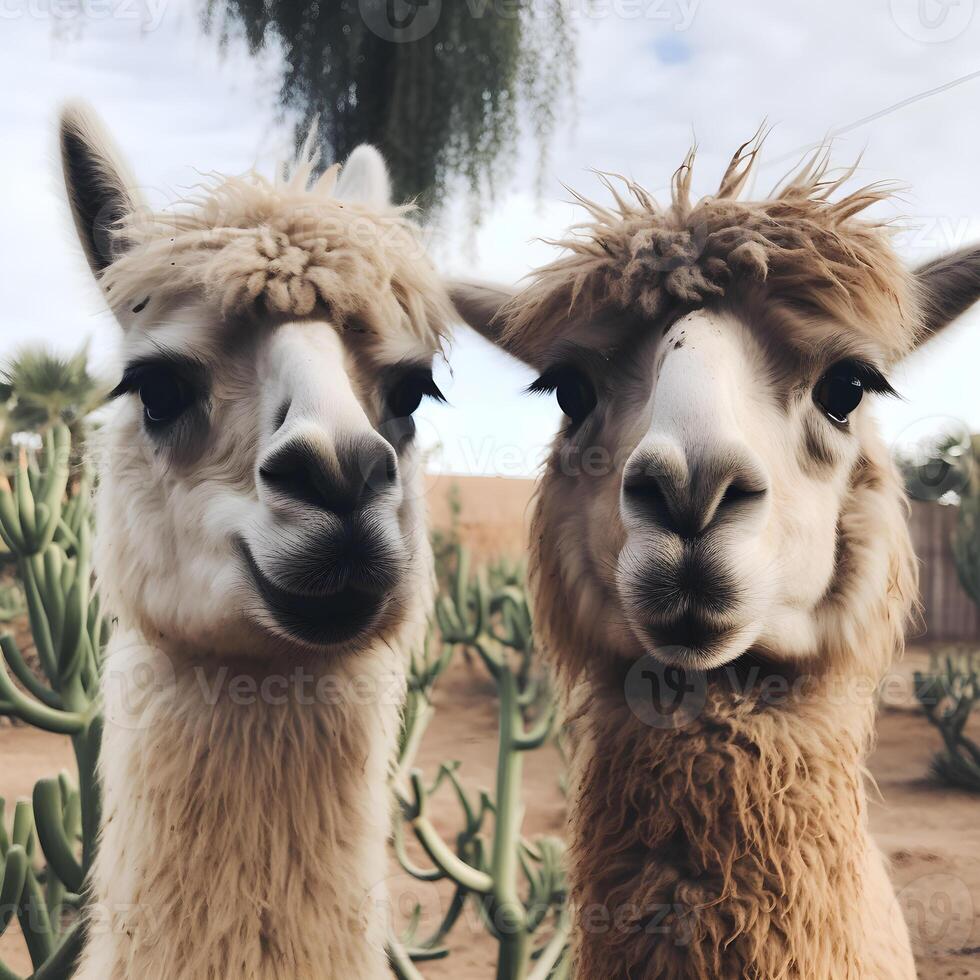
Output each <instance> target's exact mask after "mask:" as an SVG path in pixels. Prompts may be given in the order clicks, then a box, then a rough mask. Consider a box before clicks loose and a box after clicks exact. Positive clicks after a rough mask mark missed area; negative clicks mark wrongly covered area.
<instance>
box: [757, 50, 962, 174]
mask: <svg viewBox="0 0 980 980" xmlns="http://www.w3.org/2000/svg"><path fill="white" fill-rule="evenodd" d="M975 78H980V69H978V70H977V71H971V72H970V73H969V74H967V75H962V76H961V77H959V78H954V79H953V80H952V81H950V82H944V83H943V84H942V85H937V86H936V87H935V88H931V89H928V90H927V91H925V92H919V93H918V94H917V95H910V96H908V97H907V98H905V99H902V100H901V101H900V102H895V103H894V104H893V105H890V106H887V107H886V108H884V109H879V110H878V111H877V112H872V113H871V114H870V115H867V116H862V117H861V118H860V119H855V120H854V122H849V123H846V124H845V125H843V126H837V127H835V128H834V129H831V130H830V131H829V132H828V133H827V137H826V139H825V140H821V141H820V142H819V143H810V144H808V145H806V146H800V147H797V148H796V149H795V150H790V151H789V152H788V153H782V154H780V155H779V156H778V157H773V158H772V159H771V160H766V161H765V163H763V164H762V166H761V167H759V168H758V169H760V170H764V169H766V168H767V167H771V166H774V165H775V164H777V163H785V162H786V161H787V160H792V159H798V158H799V156H800V154H802V153H806V152H807V151H808V150H814V149H817V148H818V147H821V146H823V145H824V143H825V142H826V141H827V140H832V139H835V138H836V137H838V136H843V135H844V134H845V133H850V132H852V131H853V130H855V129H859V128H860V127H861V126H865V125H867V124H868V123H870V122H874V121H875V120H876V119H881V117H882V116H887V115H889V114H890V113H892V112H897V111H898V110H899V109H904V108H905V107H906V106H910V105H912V104H914V103H916V102H921V101H922V100H923V99H928V98H931V97H932V96H933V95H939V94H940V93H941V92H947V91H949V89H951V88H956V87H957V86H958V85H962V84H964V82H970V81H973V79H975Z"/></svg>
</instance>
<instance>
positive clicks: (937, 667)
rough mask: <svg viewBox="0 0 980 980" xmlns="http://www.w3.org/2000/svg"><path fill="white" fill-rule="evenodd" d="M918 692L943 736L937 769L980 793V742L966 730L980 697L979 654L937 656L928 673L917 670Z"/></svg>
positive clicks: (935, 762)
mask: <svg viewBox="0 0 980 980" xmlns="http://www.w3.org/2000/svg"><path fill="white" fill-rule="evenodd" d="M915 694H916V697H917V698H918V700H919V703H920V704H921V705H922V708H923V710H924V711H925V713H926V717H927V718H928V719H929V721H930V722H931V723H932V724H933V725H935V726H936V728H937V729H938V730H939V733H940V734H941V735H942V738H943V745H944V748H943V750H942V751H941V752H939V753H938V754H937V755H936V757H935V758H934V759H933V764H932V768H933V772H934V774H935V775H936V776H937V777H938V778H939V779H941V780H943V781H944V782H947V783H950V784H952V785H954V786H960V787H962V788H964V789H969V790H972V791H973V792H975V793H980V745H978V744H977V742H975V741H974V740H973V739H972V738H970V737H969V736H968V735H967V734H966V725H967V722H968V720H969V718H970V714H971V712H972V711H973V708H974V706H975V705H976V704H977V702H978V701H980V665H978V662H977V656H976V654H973V653H970V652H967V653H961V654H947V655H946V656H945V657H944V658H943V662H942V664H940V663H939V662H938V658H936V657H934V658H933V665H932V669H931V670H930V671H929V672H928V673H921V672H916V674H915Z"/></svg>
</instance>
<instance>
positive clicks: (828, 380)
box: [813, 361, 888, 425]
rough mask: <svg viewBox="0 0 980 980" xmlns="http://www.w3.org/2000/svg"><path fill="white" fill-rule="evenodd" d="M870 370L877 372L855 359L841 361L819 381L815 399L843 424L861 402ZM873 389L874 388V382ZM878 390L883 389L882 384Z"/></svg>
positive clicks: (825, 410) (830, 416)
mask: <svg viewBox="0 0 980 980" xmlns="http://www.w3.org/2000/svg"><path fill="white" fill-rule="evenodd" d="M869 372H871V373H874V374H877V372H875V371H874V370H873V369H871V368H868V367H866V366H865V365H862V364H858V363H856V362H854V361H840V362H839V363H837V364H835V365H834V366H833V367H832V368H830V370H829V371H827V372H826V373H825V374H824V376H823V377H822V378H821V379H820V380H819V381H818V382H817V384H816V387H815V388H814V389H813V400H814V401H815V402H816V403H817V405H818V406H819V407H820V408H821V409H823V411H824V414H825V415H826V416H827V417H828V418H830V419H831V420H832V421H834V422H837V423H839V424H841V425H843V424H845V423H846V422H847V417H848V416H849V415H850V414H851V412H853V411H854V409H856V408H857V407H858V405H860V404H861V399H862V398H863V397H864V392H865V389H866V387H867V386H866V381H868V380H869ZM878 377H879V378H880V375H878ZM881 381H882V383H883V384H884V385H885V387H887V386H888V383H887V382H886V381H884V379H883V378H881ZM871 390H874V385H873V384H872V386H871ZM878 390H881V388H880V386H879V388H878Z"/></svg>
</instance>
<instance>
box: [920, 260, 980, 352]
mask: <svg viewBox="0 0 980 980" xmlns="http://www.w3.org/2000/svg"><path fill="white" fill-rule="evenodd" d="M915 279H916V283H917V285H918V293H919V304H920V306H921V308H922V314H923V316H922V323H923V331H922V334H921V336H920V337H919V339H918V341H917V343H916V346H917V347H918V346H921V345H922V344H924V343H926V342H927V341H929V340H931V339H932V338H933V337H935V336H936V334H938V333H940V332H941V331H942V330H943V329H944V328H945V327H947V326H949V324H950V323H952V322H953V321H954V320H955V319H956V318H957V317H958V316H959V315H960V314H961V313H965V312H966V311H967V310H968V309H969V308H970V307H971V306H972V305H973V304H974V303H975V302H976V301H977V300H978V299H980V246H978V245H972V246H970V247H969V248H964V249H961V250H960V251H958V252H953V253H951V254H950V255H942V256H940V257H939V258H938V259H933V260H932V261H931V262H927V263H926V264H925V265H922V266H920V267H919V268H918V269H916V270H915Z"/></svg>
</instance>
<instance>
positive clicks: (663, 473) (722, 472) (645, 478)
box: [623, 440, 769, 539]
mask: <svg viewBox="0 0 980 980" xmlns="http://www.w3.org/2000/svg"><path fill="white" fill-rule="evenodd" d="M768 490H769V482H768V480H767V479H766V477H765V474H764V472H763V470H762V467H761V466H760V464H759V463H758V462H757V461H756V460H755V459H754V457H753V455H752V454H751V453H750V452H749V451H748V450H747V449H743V448H742V447H738V446H735V447H732V446H727V447H716V448H714V449H711V450H705V451H701V452H698V453H695V454H687V453H685V452H684V451H683V449H682V448H681V447H680V446H679V445H678V444H677V443H676V442H673V441H668V440H664V441H662V442H656V443H652V444H651V443H649V442H648V443H644V445H643V446H641V447H640V448H638V449H637V450H636V451H635V452H634V453H633V454H632V456H631V457H630V458H629V460H628V461H627V464H626V469H625V471H624V473H623V504H624V507H625V508H626V510H627V513H628V514H629V515H630V516H631V517H633V518H639V519H640V520H641V521H644V522H647V523H653V524H656V525H659V526H660V527H662V528H663V529H664V530H666V531H670V532H672V533H673V534H676V535H678V536H679V537H681V538H685V539H690V538H696V537H698V536H700V535H702V534H704V533H705V532H706V531H707V530H708V529H709V528H711V527H713V526H715V525H717V524H720V523H721V522H723V521H726V520H730V519H731V520H733V519H736V518H737V517H742V516H746V517H747V516H749V515H750V514H752V513H754V512H756V511H757V510H758V509H759V507H760V506H761V504H762V502H763V501H764V500H765V498H766V496H767V494H768Z"/></svg>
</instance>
